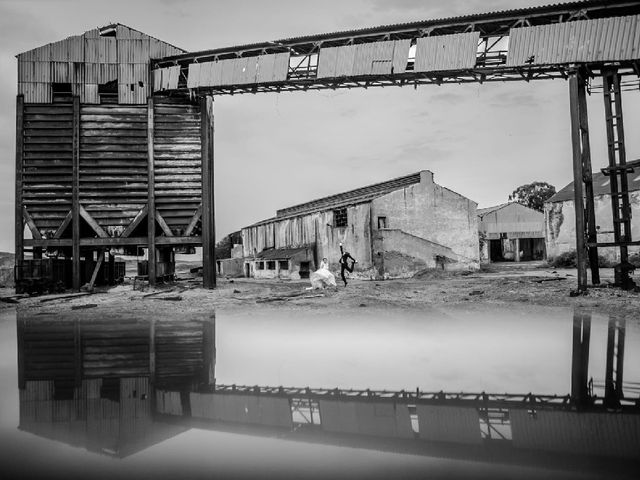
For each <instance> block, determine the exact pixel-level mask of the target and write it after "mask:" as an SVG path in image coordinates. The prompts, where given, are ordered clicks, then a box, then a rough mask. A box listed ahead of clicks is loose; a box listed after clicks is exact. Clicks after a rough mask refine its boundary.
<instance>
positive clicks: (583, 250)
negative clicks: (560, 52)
mask: <svg viewBox="0 0 640 480" xmlns="http://www.w3.org/2000/svg"><path fill="white" fill-rule="evenodd" d="M580 82H581V76H580V75H579V74H578V72H573V73H572V74H571V75H570V76H569V107H570V112H571V145H572V149H573V199H574V204H575V213H576V252H577V263H578V265H577V266H578V291H579V292H584V291H586V290H587V244H586V235H585V234H586V229H585V215H584V212H585V210H584V193H583V191H584V190H583V185H582V182H583V177H584V171H583V164H582V133H581V132H580V97H579V96H580V93H579V90H580Z"/></svg>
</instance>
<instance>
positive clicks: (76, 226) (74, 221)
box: [71, 95, 81, 290]
mask: <svg viewBox="0 0 640 480" xmlns="http://www.w3.org/2000/svg"><path fill="white" fill-rule="evenodd" d="M71 185H72V187H71V188H72V195H71V237H72V244H71V251H72V253H71V256H72V260H71V261H72V268H71V271H72V276H73V289H74V290H80V283H81V273H80V97H78V96H75V95H74V97H73V148H72V184H71Z"/></svg>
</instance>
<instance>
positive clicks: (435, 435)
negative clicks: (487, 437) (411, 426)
mask: <svg viewBox="0 0 640 480" xmlns="http://www.w3.org/2000/svg"><path fill="white" fill-rule="evenodd" d="M417 412H418V424H419V433H420V438H421V439H423V440H429V441H432V442H451V443H462V444H468V445H479V444H481V443H482V436H481V434H480V418H479V416H478V411H477V410H476V409H475V408H471V407H450V406H444V405H418V406H417Z"/></svg>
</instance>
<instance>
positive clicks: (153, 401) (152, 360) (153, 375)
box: [149, 319, 156, 413]
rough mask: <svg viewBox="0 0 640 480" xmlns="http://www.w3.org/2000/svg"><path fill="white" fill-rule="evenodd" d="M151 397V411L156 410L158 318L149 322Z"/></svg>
mask: <svg viewBox="0 0 640 480" xmlns="http://www.w3.org/2000/svg"><path fill="white" fill-rule="evenodd" d="M149 397H150V400H151V413H155V412H156V320H155V319H152V320H151V321H150V322H149Z"/></svg>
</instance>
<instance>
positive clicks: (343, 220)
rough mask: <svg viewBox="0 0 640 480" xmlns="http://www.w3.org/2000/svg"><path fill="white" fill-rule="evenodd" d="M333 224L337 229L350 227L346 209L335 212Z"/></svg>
mask: <svg viewBox="0 0 640 480" xmlns="http://www.w3.org/2000/svg"><path fill="white" fill-rule="evenodd" d="M333 224H334V226H336V227H346V226H347V225H348V222H347V209H346V208H338V209H337V210H334V211H333Z"/></svg>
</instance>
